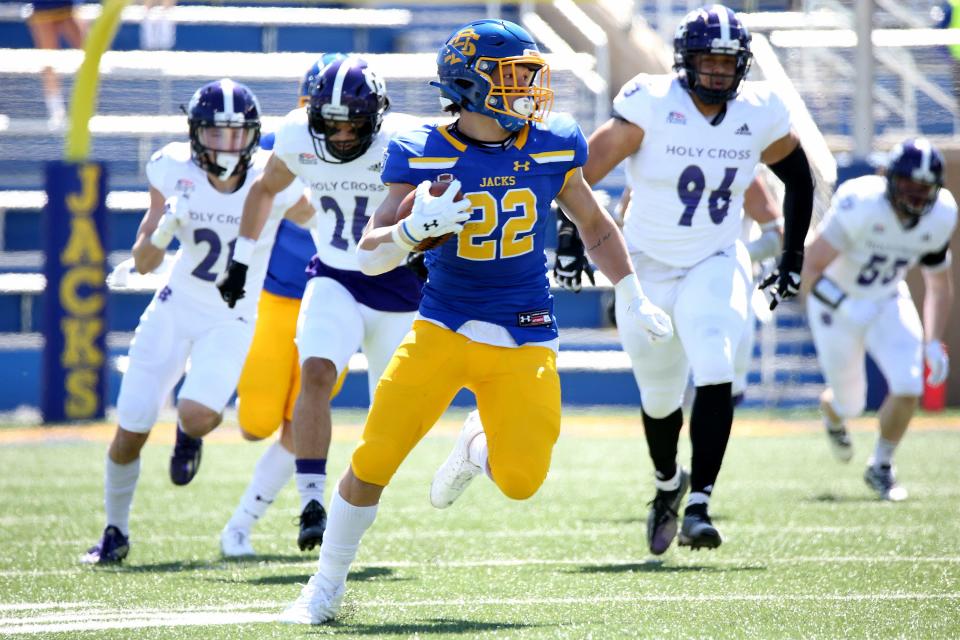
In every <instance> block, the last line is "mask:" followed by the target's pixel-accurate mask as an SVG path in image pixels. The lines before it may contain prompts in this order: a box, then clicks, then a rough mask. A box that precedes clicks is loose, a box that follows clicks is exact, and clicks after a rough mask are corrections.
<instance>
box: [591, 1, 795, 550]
mask: <svg viewBox="0 0 960 640" xmlns="http://www.w3.org/2000/svg"><path fill="white" fill-rule="evenodd" d="M674 60H675V64H674V68H675V70H676V71H677V73H676V74H664V75H656V76H652V75H646V74H641V75H639V76H637V77H635V78H634V79H632V80H631V81H629V82H628V83H627V84H626V85H624V87H623V88H622V89H621V90H620V93H619V94H618V95H617V97H616V98H615V99H614V103H613V110H614V115H613V117H612V118H611V119H610V120H609V121H607V122H606V123H604V124H603V125H601V127H600V128H599V129H598V130H597V131H596V132H594V134H593V135H592V136H591V137H590V141H589V142H590V157H589V160H588V161H587V164H586V166H585V167H584V175H585V176H586V178H587V181H588V182H590V183H591V184H595V183H596V182H598V181H599V180H600V179H602V178H603V177H604V176H605V175H607V173H609V172H610V171H611V170H612V169H613V168H614V167H615V166H616V165H617V164H618V163H620V161H622V160H624V159H626V160H627V179H628V184H629V185H630V187H631V189H632V191H633V198H632V199H631V204H630V208H629V209H628V210H627V212H626V215H625V219H624V228H623V231H624V236H625V237H626V240H627V248H628V249H629V250H630V252H631V256H632V258H633V263H634V266H635V268H636V270H637V275H638V276H639V278H640V282H641V284H642V286H643V289H644V290H645V291H646V292H647V295H649V296H650V300H651V301H652V302H653V303H654V304H656V305H657V306H659V307H660V308H661V309H663V310H664V311H666V312H667V313H668V314H670V315H671V317H672V319H673V322H674V325H675V327H676V334H675V335H674V337H673V339H672V340H669V341H666V342H661V343H655V344H654V343H650V342H649V341H648V340H646V339H645V337H644V336H642V335H641V334H639V333H638V332H634V331H631V330H629V328H626V326H625V324H624V323H620V325H621V329H620V337H621V340H622V341H623V345H624V349H625V350H626V351H627V353H628V354H629V355H630V358H631V361H632V363H633V370H634V375H635V377H636V379H637V384H638V386H639V388H640V396H641V402H642V408H643V425H644V432H645V434H646V438H647V444H648V446H649V450H650V457H651V458H652V460H653V465H654V469H655V472H656V487H657V493H656V496H655V498H654V500H653V502H652V508H651V510H650V513H649V515H648V519H647V542H648V544H649V547H650V551H651V552H652V553H654V554H661V553H663V552H664V551H666V550H667V548H668V547H669V546H670V544H671V543H672V541H673V538H674V537H675V536H676V534H677V512H678V510H679V508H680V504H681V500H682V498H683V495H684V493H685V492H686V491H687V490H688V488H689V489H690V496H689V499H688V501H687V506H686V510H685V512H684V518H683V524H682V527H681V530H680V544H681V545H687V546H690V547H693V548H700V547H705V548H714V547H717V546H719V545H720V544H721V542H722V538H721V536H720V533H719V532H718V531H717V529H716V528H715V527H714V526H713V523H712V522H711V520H710V516H709V513H708V504H709V500H710V495H711V493H712V491H713V488H714V484H715V482H716V479H717V475H718V474H719V472H720V466H721V463H722V461H723V454H724V451H725V449H726V446H727V441H728V439H729V436H730V429H731V425H732V422H733V402H732V383H733V380H734V377H735V366H734V360H735V354H736V353H737V350H738V347H739V344H740V342H741V337H742V335H743V333H744V328H745V322H746V318H747V314H748V311H747V308H748V305H749V301H750V292H751V290H752V288H753V280H752V274H751V271H750V260H749V257H748V255H747V251H746V250H745V248H744V246H743V244H742V243H741V242H740V241H739V240H738V236H739V235H740V228H741V211H742V208H743V198H744V191H745V189H746V188H747V186H748V185H749V184H750V182H751V181H752V180H753V179H754V172H755V169H756V167H757V164H758V163H760V162H762V163H765V164H766V165H768V166H769V167H770V168H771V169H772V170H773V172H774V173H775V174H776V175H777V176H778V177H779V178H780V179H781V180H783V182H784V186H785V197H784V203H783V210H784V217H785V222H786V225H785V229H784V248H783V253H782V256H781V258H780V261H779V264H778V267H777V269H776V271H774V273H773V274H772V275H771V277H770V278H768V279H767V280H766V281H765V282H764V283H762V284H761V286H769V285H771V284H773V285H775V286H774V289H773V300H772V302H771V305H770V306H771V308H773V307H775V306H776V305H777V303H778V302H779V301H780V300H782V299H783V298H787V297H791V296H793V295H796V293H797V291H798V290H799V285H800V271H801V267H802V264H803V242H804V238H805V236H806V233H807V228H808V227H809V224H810V217H811V213H812V210H813V187H814V185H813V178H812V174H811V171H810V166H809V164H808V162H807V158H806V154H805V153H804V151H803V148H802V147H801V145H800V141H799V139H798V137H797V135H796V133H795V132H794V131H793V130H792V128H791V123H790V114H789V113H788V111H787V107H786V106H785V105H784V103H783V102H782V101H781V99H780V98H779V97H778V96H777V95H776V93H774V92H773V91H771V89H770V88H769V87H768V86H766V85H765V84H763V83H757V82H746V81H745V80H744V78H745V76H746V75H747V72H748V70H749V68H750V62H751V52H750V34H749V33H748V31H747V29H746V27H744V25H743V24H742V23H741V22H740V20H739V19H738V18H737V16H736V14H734V12H733V11H731V10H730V9H728V8H726V7H724V6H722V5H713V6H710V7H707V8H704V9H698V10H696V11H693V12H691V13H690V14H688V15H687V16H686V18H684V20H683V21H682V22H681V24H680V25H679V27H678V28H677V33H676V37H675V39H674ZM623 312H624V309H622V308H621V307H620V305H618V306H617V309H616V313H617V316H618V318H619V316H621V315H622V313H623ZM691 370H692V372H693V380H694V385H695V387H696V394H695V399H694V402H693V409H692V412H691V416H690V439H691V443H692V449H693V456H692V461H691V468H690V473H689V474H688V472H687V471H686V470H685V469H684V468H683V467H681V466H680V465H679V464H677V441H678V439H679V434H680V428H681V426H682V425H683V414H682V410H681V401H682V396H683V392H684V389H685V387H686V384H687V378H688V375H689V372H690V371H691Z"/></svg>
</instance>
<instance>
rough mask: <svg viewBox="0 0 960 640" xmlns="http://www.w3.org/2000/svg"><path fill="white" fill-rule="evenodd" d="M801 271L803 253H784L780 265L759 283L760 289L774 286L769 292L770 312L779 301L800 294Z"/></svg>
mask: <svg viewBox="0 0 960 640" xmlns="http://www.w3.org/2000/svg"><path fill="white" fill-rule="evenodd" d="M802 269H803V253H802V252H800V251H784V252H783V255H781V256H780V263H779V264H777V268H776V269H774V270H773V273H771V274H770V275H769V276H767V278H766V279H765V280H764V281H763V282H761V283H760V288H761V289H766V288H767V287H769V286H771V285H774V287H773V289H771V290H770V292H769V293H770V310H771V311H773V310H774V309H776V308H777V305H778V304H780V301H781V300H786V299H787V298H792V297H794V296H795V295H797V294H798V293H800V272H801V270H802Z"/></svg>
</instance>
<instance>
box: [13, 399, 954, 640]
mask: <svg viewBox="0 0 960 640" xmlns="http://www.w3.org/2000/svg"><path fill="white" fill-rule="evenodd" d="M611 415H612V416H613V417H612V418H611V420H610V424H614V423H615V424H616V425H618V426H604V425H606V424H607V422H605V421H604V419H603V414H597V413H590V414H588V413H579V414H572V415H570V416H568V417H565V422H564V428H565V431H566V432H565V435H564V436H563V437H562V438H561V441H560V444H559V445H558V447H557V449H556V455H555V458H554V462H553V470H552V472H551V474H550V477H549V478H548V480H547V482H546V484H545V486H544V487H543V488H542V490H541V491H540V492H539V493H538V494H537V495H536V496H535V497H534V498H533V499H531V500H529V501H527V502H524V503H514V502H510V501H508V500H507V499H505V498H503V497H502V496H501V495H500V494H499V493H498V492H497V490H496V489H495V487H494V486H493V484H492V483H490V482H489V481H487V480H486V479H485V478H480V479H478V480H477V481H475V483H474V484H473V486H471V487H470V489H469V491H468V492H467V494H465V496H464V497H463V498H462V499H461V500H460V501H459V502H458V503H457V504H455V505H454V506H453V507H452V508H451V509H449V510H447V511H436V510H434V509H432V508H431V507H430V505H429V501H428V497H427V495H428V487H429V482H430V478H431V476H432V474H433V471H434V469H435V468H436V467H437V465H438V464H439V463H440V462H441V461H442V460H443V459H444V457H445V456H446V454H447V451H448V449H449V447H450V446H451V445H452V443H453V437H454V434H455V427H453V425H454V422H455V420H456V419H457V418H459V417H461V416H458V415H454V416H452V418H453V420H451V421H449V423H448V427H447V428H444V429H441V430H440V433H438V434H437V435H435V436H431V437H428V438H427V439H426V440H425V441H424V442H423V443H422V444H421V445H420V446H419V447H418V448H417V449H416V450H415V451H414V453H413V455H412V456H411V458H410V459H408V460H407V464H406V465H405V466H404V467H403V468H402V469H401V471H400V473H399V474H398V475H397V477H396V479H395V481H394V483H393V484H392V485H391V487H390V488H389V489H388V490H387V492H386V493H385V498H384V502H383V503H382V506H381V510H380V515H379V517H378V519H377V522H376V524H375V525H374V526H373V528H372V529H371V530H370V531H369V533H368V534H367V536H366V538H365V540H364V542H363V545H362V546H361V549H360V555H359V558H358V562H357V564H355V566H354V568H353V571H352V573H351V574H350V580H349V591H348V594H347V598H346V601H345V605H344V610H343V612H342V614H341V618H340V619H339V620H338V621H337V622H336V623H334V624H331V625H327V626H323V627H314V628H311V627H288V626H283V625H279V624H276V623H274V622H272V621H271V620H272V618H273V617H274V616H275V615H276V614H277V613H278V612H279V611H280V610H281V609H282V608H283V607H284V605H286V604H287V603H289V602H291V601H292V600H293V599H294V598H295V597H296V595H297V593H298V592H299V588H300V586H299V585H300V584H302V583H303V582H305V581H306V580H307V578H308V577H309V576H310V574H311V573H312V571H313V566H314V563H315V561H316V554H315V553H308V554H301V553H299V552H298V551H297V550H296V547H295V537H296V528H295V525H294V520H295V516H296V515H297V506H298V502H297V498H296V495H295V493H296V492H295V490H294V488H293V487H292V486H291V487H288V488H287V489H285V490H284V492H283V493H282V494H281V496H280V499H279V500H278V502H277V504H276V505H275V506H274V508H273V510H272V511H271V512H269V513H268V514H267V516H266V517H265V518H264V520H263V521H262V522H261V523H260V525H259V527H258V528H257V529H256V531H255V535H254V540H253V541H254V545H255V546H256V548H257V550H258V551H259V552H260V553H261V554H262V556H261V557H260V558H258V559H256V560H254V561H246V562H225V561H223V560H221V559H220V557H219V548H218V535H219V531H220V529H221V528H222V526H223V524H224V523H225V522H226V520H227V519H228V517H229V515H230V513H231V512H232V510H233V507H234V506H235V503H236V501H237V499H238V498H239V496H240V494H241V492H242V490H243V487H244V486H245V484H246V481H247V479H248V478H249V473H250V471H251V469H252V466H253V464H254V462H255V461H256V459H257V457H258V456H259V454H260V453H261V452H262V451H263V448H264V446H265V445H264V444H249V443H242V442H240V441H239V440H238V439H237V438H236V437H229V432H230V431H231V429H230V428H229V427H228V428H227V429H225V435H222V436H220V437H219V438H213V439H211V440H210V441H208V445H207V447H206V449H205V452H204V459H203V464H202V467H201V471H200V474H199V475H198V477H197V479H196V480H195V481H194V482H193V483H192V484H191V485H189V486H187V487H183V488H178V487H174V486H173V485H171V484H170V482H169V480H168V479H167V472H166V461H167V456H168V455H169V451H170V447H169V444H167V443H168V442H169V437H166V440H165V439H164V437H163V436H164V435H166V436H169V434H161V433H158V434H157V435H158V436H161V437H158V438H157V442H151V443H150V444H148V446H147V447H146V449H145V450H144V459H143V469H142V475H141V480H140V485H139V487H138V491H137V495H136V498H135V500H134V509H133V516H132V520H131V528H132V534H131V541H132V550H131V553H130V556H129V558H128V559H127V562H126V563H125V564H124V565H123V566H122V568H117V569H91V568H87V567H81V566H79V565H78V564H77V563H76V560H77V558H78V556H79V555H80V554H81V552H82V551H83V550H84V549H85V548H86V547H87V546H89V545H90V544H92V543H93V542H94V541H95V539H96V538H97V537H98V535H99V533H100V531H101V530H102V528H103V507H102V474H103V456H104V452H105V448H106V441H105V440H104V436H102V435H101V436H99V437H92V438H87V437H84V438H76V439H74V438H71V437H69V436H68V437H65V438H64V437H58V438H56V439H54V438H50V437H46V438H44V437H36V436H35V435H30V432H26V431H20V430H9V429H7V430H2V431H0V435H2V436H3V437H2V438H0V469H2V470H3V471H2V475H0V496H2V503H3V509H2V512H0V532H2V534H0V541H2V545H3V547H2V553H0V636H3V637H8V636H15V637H21V635H20V634H22V635H23V636H24V637H26V636H28V635H29V636H32V637H43V638H93V637H96V638H204V639H207V638H231V639H232V638H301V637H315V636H322V635H332V636H343V637H351V636H353V637H367V638H369V637H375V638H383V637H396V638H409V637H429V638H473V637H524V638H528V637H532V638H585V637H593V638H613V637H656V638H666V637H678V638H681V637H682V638H687V637H712V638H728V637H757V638H814V637H816V638H851V637H873V638H893V637H909V638H949V637H960V536H958V534H957V531H960V507H958V505H960V465H958V464H957V458H958V454H960V429H958V428H957V425H958V422H960V421H958V419H957V416H956V415H953V416H952V418H950V419H949V420H946V421H945V424H947V425H952V426H948V427H947V428H945V429H937V428H936V425H934V426H933V427H932V428H931V427H927V428H924V429H918V430H917V431H915V432H912V433H910V434H908V437H907V439H906V441H905V442H904V444H903V446H902V447H901V450H900V451H899V453H898V460H897V462H898V467H899V470H900V477H901V480H902V482H903V484H904V485H905V486H906V487H907V488H908V489H909V490H910V493H911V496H910V499H909V500H908V501H907V502H904V503H900V504H888V503H881V502H878V501H876V500H875V499H873V497H872V496H871V494H870V493H869V492H868V490H867V488H866V486H865V485H864V483H863V481H862V479H861V474H862V472H863V464H864V461H865V459H866V456H867V454H868V450H869V449H870V448H871V447H872V444H873V437H874V436H873V433H872V432H871V431H870V424H871V423H870V421H869V420H865V421H862V422H860V423H858V425H859V428H858V429H857V430H855V431H854V433H853V437H854V443H855V446H856V447H857V452H856V456H855V458H854V462H852V463H851V464H849V465H840V464H839V463H835V462H834V461H833V460H832V458H830V455H829V452H828V448H827V444H826V441H825V439H823V438H822V435H821V434H820V433H819V432H818V431H817V430H816V425H815V421H814V420H810V419H809V416H807V417H806V419H803V420H800V421H796V420H789V419H785V418H777V417H771V416H768V415H763V414H759V415H757V414H754V419H755V422H756V423H757V424H759V425H761V426H762V427H763V428H761V429H759V432H760V435H742V433H745V432H741V435H736V436H735V437H734V438H733V440H732V441H731V444H730V447H729V449H728V455H727V460H726V464H725V466H724V469H723V472H722V474H721V477H720V482H719V484H718V489H717V491H716V492H715V494H714V500H713V504H712V507H711V511H712V514H713V516H714V520H715V523H716V524H717V526H718V527H719V528H720V529H721V531H722V532H723V534H724V535H725V537H726V541H725V543H724V545H723V546H722V547H721V548H720V549H718V550H716V551H712V552H711V551H699V552H691V551H689V550H687V549H677V548H676V547H673V548H671V549H670V550H669V551H668V552H667V553H666V554H665V555H664V556H662V557H661V559H659V560H656V561H655V560H652V559H651V558H649V557H648V553H647V551H646V543H645V537H644V527H645V517H646V509H647V507H646V502H647V500H649V499H650V497H651V493H652V490H651V484H652V483H651V480H650V463H649V462H648V460H647V456H646V445H645V443H644V442H643V440H642V436H641V433H640V432H639V430H637V432H636V433H635V434H632V435H631V433H630V432H629V429H628V428H626V427H625V426H624V425H625V424H627V423H628V422H629V421H625V420H624V419H623V418H624V414H622V413H619V414H611ZM614 418H616V419H614ZM349 419H351V420H353V419H355V417H350V418H349ZM101 431H102V432H103V433H106V430H101ZM757 432H758V430H757V429H753V430H749V431H747V432H746V433H757ZM85 433H86V431H84V430H78V431H77V434H78V435H83V434H85ZM346 435H347V436H348V437H341V438H339V439H338V441H337V442H335V444H334V449H333V451H332V455H331V459H332V461H331V466H332V468H333V469H336V470H337V474H338V473H339V471H340V470H342V468H343V466H344V465H345V464H346V459H347V456H348V454H349V451H350V450H351V442H350V441H349V440H350V437H354V436H355V435H356V431H355V430H350V431H347V432H346ZM683 443H684V447H683V449H682V454H681V455H682V457H683V459H688V457H689V453H688V452H689V447H688V445H687V440H686V435H684V436H683ZM329 490H330V487H328V492H329Z"/></svg>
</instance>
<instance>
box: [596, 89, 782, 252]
mask: <svg viewBox="0 0 960 640" xmlns="http://www.w3.org/2000/svg"><path fill="white" fill-rule="evenodd" d="M613 108H614V111H615V112H616V113H617V114H618V115H619V116H620V117H622V118H624V119H625V120H627V121H628V122H631V123H633V124H635V125H637V126H638V127H640V128H641V129H643V132H644V135H643V143H642V144H641V147H640V149H639V150H638V151H637V153H635V154H633V155H632V156H630V157H629V158H627V182H628V185H629V186H630V188H631V190H632V197H631V199H630V206H629V207H628V209H627V212H626V214H625V216H624V226H623V233H624V236H625V238H626V240H627V247H628V248H629V250H630V251H631V252H641V253H644V254H646V255H648V256H650V257H651V258H654V259H655V260H658V261H660V262H663V263H665V264H668V265H671V266H675V267H690V266H693V265H695V264H697V263H698V262H700V261H702V260H704V259H706V258H707V257H709V256H711V255H713V254H715V253H717V252H718V251H722V250H724V249H725V248H727V247H729V246H730V245H732V244H733V243H734V242H735V241H736V240H737V237H738V236H739V235H740V221H741V218H742V216H743V192H744V191H745V190H746V188H747V187H748V186H749V185H750V182H751V181H752V180H753V176H754V170H755V169H756V166H757V163H759V162H760V154H761V153H762V152H763V150H764V149H766V148H767V147H768V146H770V144H771V143H773V142H774V141H776V140H778V139H780V138H782V137H783V136H785V135H787V133H789V132H790V114H789V111H788V110H787V107H786V105H785V104H784V103H783V101H781V100H780V98H779V97H778V96H777V95H776V94H775V93H774V92H773V91H771V90H770V88H769V87H768V86H767V85H766V83H762V82H744V83H743V87H742V89H741V91H740V94H739V95H738V96H737V97H736V98H735V99H734V100H731V101H729V102H728V103H727V113H726V116H725V117H724V118H723V120H722V121H721V122H720V123H719V124H717V125H712V124H710V121H709V120H708V119H707V118H706V117H704V116H703V114H701V113H700V111H699V110H698V109H697V107H696V105H695V104H694V102H693V99H692V98H691V97H690V94H689V93H688V92H687V90H686V89H684V88H683V86H682V85H681V84H680V81H679V80H678V79H677V77H676V76H675V75H672V74H668V75H647V74H640V75H638V76H636V77H635V78H633V79H632V80H630V81H629V82H627V84H625V85H624V86H623V88H622V89H621V90H620V93H619V94H618V95H617V97H616V98H614V101H613Z"/></svg>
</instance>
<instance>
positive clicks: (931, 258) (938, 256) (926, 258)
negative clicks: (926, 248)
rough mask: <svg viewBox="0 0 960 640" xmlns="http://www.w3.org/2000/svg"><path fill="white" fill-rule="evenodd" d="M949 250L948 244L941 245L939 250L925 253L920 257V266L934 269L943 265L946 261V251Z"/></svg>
mask: <svg viewBox="0 0 960 640" xmlns="http://www.w3.org/2000/svg"><path fill="white" fill-rule="evenodd" d="M949 249H950V243H949V242H948V243H947V244H945V245H943V247H941V248H940V249H939V250H937V251H934V252H933V253H926V254H924V255H922V256H920V264H922V265H923V266H925V267H936V266H938V265H941V264H943V263H944V261H945V260H946V259H947V251H948V250H949Z"/></svg>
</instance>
